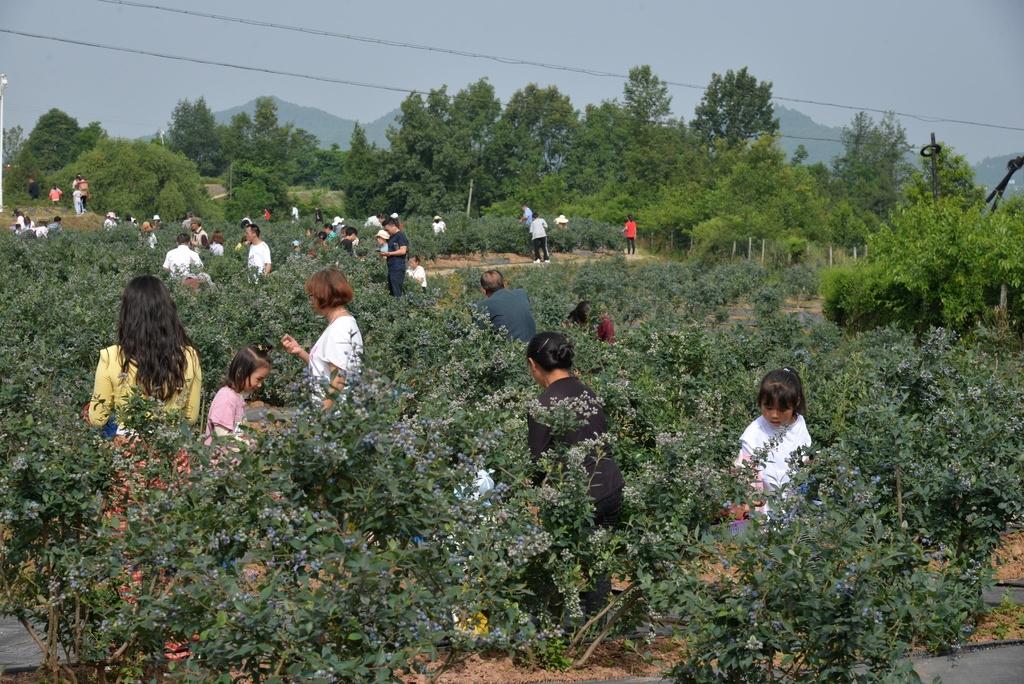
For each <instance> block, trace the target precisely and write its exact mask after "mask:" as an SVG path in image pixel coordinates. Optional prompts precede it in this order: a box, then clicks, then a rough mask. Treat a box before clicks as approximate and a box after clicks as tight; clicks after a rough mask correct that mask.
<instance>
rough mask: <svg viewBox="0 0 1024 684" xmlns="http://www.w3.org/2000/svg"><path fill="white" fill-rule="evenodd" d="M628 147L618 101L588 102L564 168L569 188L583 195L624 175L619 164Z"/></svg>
mask: <svg viewBox="0 0 1024 684" xmlns="http://www.w3.org/2000/svg"><path fill="white" fill-rule="evenodd" d="M626 146H627V139H626V118H625V114H624V112H623V111H622V107H621V106H619V104H618V103H617V102H614V101H610V100H607V101H605V102H602V103H601V104H599V105H593V104H590V105H587V107H586V109H585V110H584V112H583V119H582V121H580V124H579V126H578V127H577V128H576V135H575V136H574V137H573V141H572V147H571V148H570V149H569V155H568V157H567V158H566V164H565V170H566V176H567V177H568V179H569V184H570V188H571V189H573V190H575V191H577V192H580V193H582V194H593V193H596V192H598V191H599V190H600V189H601V188H602V187H604V186H605V185H606V184H608V183H615V184H618V183H621V182H623V181H624V180H625V178H626V173H625V168H624V167H623V164H622V159H623V153H624V151H625V149H626Z"/></svg>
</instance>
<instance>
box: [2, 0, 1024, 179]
mask: <svg viewBox="0 0 1024 684" xmlns="http://www.w3.org/2000/svg"><path fill="white" fill-rule="evenodd" d="M132 1H133V2H140V3H145V4H152V5H160V6H162V7H169V8H174V9H179V10H192V11H197V12H206V13H215V14H220V15H226V16H230V17H241V18H245V19H249V20H257V21H263V22H270V23H277V24H287V25H290V26H300V27H304V28H311V29H315V30H321V31H329V32H334V33H346V34H352V35H358V36H364V37H369V38H381V39H384V40H385V41H386V42H388V43H387V44H368V43H363V42H357V41H352V40H347V39H342V38H337V37H329V36H320V35H311V34H307V33H296V32H292V31H285V30H281V29H278V28H272V27H259V26H252V25H245V24H240V23H236V22H231V21H226V20H223V19H210V18H204V17H200V16H195V15H184V14H178V13H168V12H164V11H159V10H154V9H147V8H142V7H137V6H130V5H125V4H111V3H109V2H104V1H102V0H46V1H45V2H42V1H40V0H0V29H9V30H15V31H22V32H30V33H36V34H41V35H47V36H53V37H59V38H64V39H72V40H80V41H87V42H92V43H97V44H103V45H110V46H117V47H124V48H132V49H139V50H148V51H152V52H160V53H165V54H170V55H175V56H184V57H193V58H198V59H205V60H211V61H219V62H227V63H232V64H241V65H246V66H253V67H260V68H266V69H271V70H277V71H289V72H295V73H298V74H307V75H315V76H323V77H327V78H333V79H342V80H353V81H361V82H366V83H374V84H378V85H384V86H391V87H397V88H403V89H409V90H418V91H424V92H425V91H427V90H429V89H431V88H436V87H439V86H441V85H443V84H447V85H448V89H449V92H455V91H457V90H459V89H460V88H462V87H464V86H465V85H467V84H468V83H471V82H474V81H476V80H477V79H479V78H480V77H483V76H486V77H487V78H488V79H489V81H490V82H491V83H492V84H493V85H494V87H495V89H496V91H497V94H498V96H499V97H500V98H501V99H502V101H505V100H506V99H507V98H508V97H509V96H510V95H511V94H512V93H513V92H515V91H516V90H517V89H519V88H521V87H523V86H524V85H526V84H527V83H537V84H539V85H542V86H545V85H556V86H558V88H559V89H560V90H561V91H562V92H564V93H566V94H568V95H569V96H570V97H571V99H572V102H573V104H574V105H575V106H576V107H577V108H579V109H582V108H583V107H584V106H585V105H586V104H588V103H597V102H601V101H602V100H608V99H613V98H621V94H622V79H620V78H612V77H603V76H591V75H585V74H581V73H575V72H571V71H564V70H556V69H545V68H541V67H536V66H527V65H521V64H503V63H499V62H496V61H493V60H486V59H477V58H472V57H467V56H458V55H449V54H439V53H435V52H428V51H423V50H415V49H408V48H404V47H400V46H397V45H394V44H393V43H397V42H405V43H416V44H420V45H429V46H436V47H441V48H449V49H455V50H460V51H467V52H476V53H482V54H487V55H495V56H500V57H507V58H514V59H520V60H529V61H534V62H544V63H547V64H554V65H564V66H572V67H583V68H587V69H591V70H600V71H605V72H611V73H614V74H625V73H626V72H628V70H629V68H630V67H632V66H635V65H638V64H650V65H651V67H652V68H653V70H654V72H655V73H656V74H657V75H658V76H660V77H661V78H663V79H665V80H668V81H677V82H680V83H687V84H693V85H697V86H700V87H703V86H704V85H706V84H707V82H708V80H709V79H710V77H711V74H712V73H715V72H717V73H724V72H725V71H726V70H727V69H739V68H741V67H743V66H747V67H748V68H749V70H750V71H751V73H753V74H754V75H755V76H757V78H759V79H761V80H766V81H771V82H772V84H773V93H774V94H775V95H777V96H783V97H791V98H801V99H811V100H818V101H827V102H832V103H838V104H844V105H851V106H854V107H867V108H873V109H883V110H896V111H900V112H907V113H912V114H919V115H924V116H930V117H941V118H948V119H961V120H970V121H975V122H982V123H990V124H999V125H1004V126H1013V127H1018V128H1024V87H1022V85H1024V77H1022V76H1021V71H1020V69H1021V66H1022V64H1024V60H1022V59H1021V58H1022V56H1024V2H1021V1H1019V0H975V1H968V0H963V1H961V2H953V1H951V0H932V1H930V2H926V1H923V0H902V1H894V0H858V1H857V2H851V1H849V0H847V1H846V2H842V3H840V2H827V1H825V0H792V1H786V2H783V1H781V0H778V1H775V2H769V1H768V0H733V1H732V2H728V3H726V2H720V1H719V2H711V1H685V2H684V1H682V0H674V1H673V0H662V1H658V2H655V1H652V0H632V1H626V2H623V1H622V0H619V1H617V2H612V1H609V0H561V1H558V0H517V1H516V2H480V1H479V0H476V1H472V0H454V1H447V0H440V1H435V2H411V1H407V0H390V1H388V2H349V1H348V0H291V1H290V2H282V1H281V0H244V1H242V0H219V1H218V2H215V3H214V2H204V1H203V0H132ZM0 72H5V73H6V74H7V77H8V79H9V84H8V86H7V89H6V91H5V93H4V125H5V126H6V127H8V128H9V127H11V126H14V125H21V126H22V127H23V128H24V129H25V131H26V133H27V132H28V131H29V130H30V129H31V128H32V126H33V125H34V124H35V121H36V119H38V117H39V116H40V115H41V114H43V113H44V112H46V111H47V110H49V109H50V108H52V107H58V108H60V109H62V110H64V111H65V112H67V113H69V114H71V115H72V116H74V117H76V118H77V119H78V120H79V122H80V123H81V124H83V125H84V124H85V123H87V122H89V121H99V122H100V123H101V124H102V125H103V127H104V128H105V129H106V130H107V131H108V132H109V133H110V134H112V135H116V136H123V137H139V136H143V135H148V134H152V133H153V132H155V131H156V130H157V129H159V128H161V127H166V125H167V122H168V121H169V119H170V113H171V111H172V110H173V108H174V106H175V104H176V103H177V102H178V101H179V100H180V99H183V98H189V99H195V98H197V97H199V96H203V97H205V98H206V101H207V103H208V104H209V105H210V107H211V108H212V109H213V110H214V111H218V110H222V109H227V108H228V107H232V106H235V105H240V104H243V103H245V102H247V101H249V100H251V99H253V98H254V97H257V96H260V95H276V96H278V97H280V98H281V99H284V100H288V101H290V102H294V103H296V104H299V105H304V106H312V107H318V108H320V109H323V110H325V111H327V112H330V113H332V114H335V115H337V116H341V117H344V118H350V119H357V120H360V121H363V122H367V121H372V120H374V119H376V118H378V117H380V116H382V115H384V114H385V113H387V112H388V111H390V110H392V109H394V108H395V107H397V106H398V104H399V103H400V102H401V101H402V99H403V98H404V97H405V94H403V93H399V92H393V91H388V90H378V89H371V88H364V87H357V86H352V85H342V84H336V83H324V82H317V81H312V80H307V79H303V78H299V77H296V76H283V75H274V74H267V73H254V72H249V71H240V70H236V69H231V68H225V67H219V66H210V65H200V64H193V63H188V62H182V61H177V60H170V59H161V58H156V57H150V56H143V55H136V54H124V53H118V52H111V51H107V50H102V49H97V48H94V47H86V46H81V45H71V44H65V43H58V42H52V41H49V40H44V39H40V38H28V37H23V36H15V35H11V34H6V33H0ZM669 92H670V94H671V95H672V98H673V102H672V104H673V113H674V114H675V115H676V116H680V117H682V118H683V119H685V120H689V119H690V118H692V115H693V109H694V107H695V106H696V104H697V103H698V102H699V100H700V97H701V94H702V91H701V89H700V88H686V87H682V86H671V87H670V89H669ZM781 104H784V105H786V106H788V107H791V108H794V109H799V110H800V111H802V112H804V113H805V114H808V115H809V116H811V117H812V118H813V119H814V120H815V121H818V122H819V123H823V124H827V125H830V126H842V125H844V124H847V123H849V121H850V119H851V118H852V117H853V115H854V113H855V112H854V111H851V110H848V109H839V108H832V107H825V106H819V105H810V104H793V103H789V102H782V103H781ZM901 121H902V123H903V125H904V127H905V128H906V129H907V133H908V138H909V140H910V142H911V143H912V144H915V145H916V144H924V143H925V142H927V140H928V135H929V133H930V132H932V131H934V132H935V133H936V135H937V136H938V138H939V139H940V140H943V141H945V142H947V143H948V144H951V145H953V146H954V147H955V148H956V149H957V150H958V151H959V152H962V153H964V154H966V155H967V157H968V158H969V159H970V160H971V161H973V162H977V161H979V160H980V159H982V158H983V157H987V156H1008V155H1009V154H1010V153H1014V152H1016V153H1019V152H1020V151H1024V130H1017V131H1010V130H1000V129H996V128H986V127H980V126H969V125H963V124H953V123H943V122H927V121H920V120H916V119H912V118H902V119H901Z"/></svg>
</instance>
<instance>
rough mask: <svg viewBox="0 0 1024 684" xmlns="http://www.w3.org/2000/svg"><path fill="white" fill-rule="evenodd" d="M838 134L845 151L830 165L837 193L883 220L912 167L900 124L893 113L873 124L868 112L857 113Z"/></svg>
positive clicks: (900, 191)
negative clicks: (840, 133) (908, 159)
mask: <svg viewBox="0 0 1024 684" xmlns="http://www.w3.org/2000/svg"><path fill="white" fill-rule="evenodd" d="M841 137H842V140H843V146H844V152H843V154H842V155H840V156H839V157H836V159H835V160H834V161H833V164H832V172H833V177H834V180H835V183H836V185H837V188H836V192H837V193H838V195H839V196H841V197H846V198H848V199H849V201H850V203H851V204H852V205H853V206H855V207H856V208H858V209H860V210H862V211H865V212H868V213H870V214H873V215H874V216H875V217H876V218H877V219H884V218H885V217H887V216H888V215H889V213H890V212H891V211H892V210H893V209H894V208H895V207H896V205H897V204H898V203H899V201H900V198H901V196H902V190H903V184H904V183H905V182H906V180H907V178H908V177H909V176H910V172H911V170H912V167H911V165H910V163H909V162H908V161H907V159H906V153H907V151H908V149H909V145H908V144H907V134H906V132H905V131H904V130H903V126H901V125H900V123H899V121H898V120H897V119H896V117H895V115H893V114H892V113H889V114H886V115H885V116H883V117H882V119H881V120H880V121H879V122H878V123H875V121H874V120H873V119H872V118H871V116H870V115H868V114H867V113H865V112H858V113H857V114H856V115H855V116H854V117H853V121H852V122H850V125H849V126H844V127H843V132H842V135H841Z"/></svg>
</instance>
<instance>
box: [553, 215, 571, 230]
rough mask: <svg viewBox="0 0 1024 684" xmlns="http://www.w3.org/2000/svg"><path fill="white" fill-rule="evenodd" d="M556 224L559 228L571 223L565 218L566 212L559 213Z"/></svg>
mask: <svg viewBox="0 0 1024 684" xmlns="http://www.w3.org/2000/svg"><path fill="white" fill-rule="evenodd" d="M555 225H556V226H558V227H559V228H565V227H566V226H567V225H569V219H567V218H565V214H559V215H558V218H556V219H555Z"/></svg>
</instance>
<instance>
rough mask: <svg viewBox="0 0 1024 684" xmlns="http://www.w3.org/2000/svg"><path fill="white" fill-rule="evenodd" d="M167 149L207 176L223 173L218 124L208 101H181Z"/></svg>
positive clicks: (172, 113) (172, 123)
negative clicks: (186, 159)
mask: <svg viewBox="0 0 1024 684" xmlns="http://www.w3.org/2000/svg"><path fill="white" fill-rule="evenodd" d="M167 146H168V147H169V148H170V149H171V150H172V151H174V152H180V153H181V154H183V155H185V156H186V157H188V158H189V159H191V160H192V161H193V162H195V164H196V166H197V167H198V168H199V173H201V174H203V175H204V176H214V175H217V174H218V173H220V172H221V171H222V170H223V160H222V158H221V152H220V137H219V136H218V134H217V122H216V121H215V120H214V118H213V112H212V111H211V110H210V108H209V106H207V104H206V99H205V98H202V97H200V98H199V99H197V100H196V101H195V102H190V101H189V100H187V99H185V100H179V101H178V104H177V105H176V106H175V107H174V111H173V112H171V121H170V123H169V124H168V125H167Z"/></svg>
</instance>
